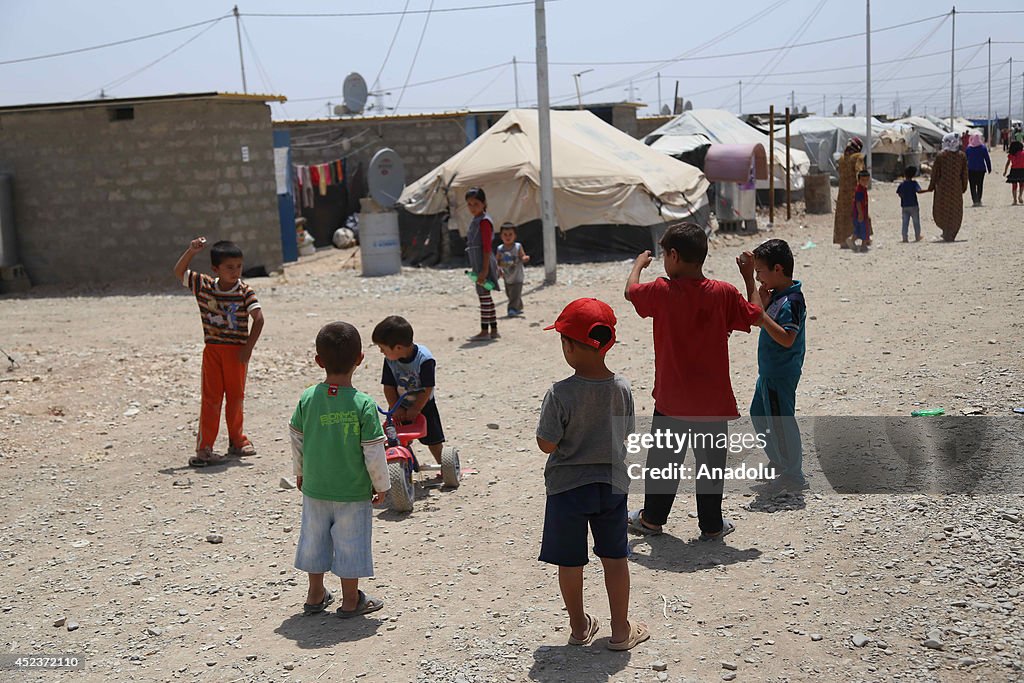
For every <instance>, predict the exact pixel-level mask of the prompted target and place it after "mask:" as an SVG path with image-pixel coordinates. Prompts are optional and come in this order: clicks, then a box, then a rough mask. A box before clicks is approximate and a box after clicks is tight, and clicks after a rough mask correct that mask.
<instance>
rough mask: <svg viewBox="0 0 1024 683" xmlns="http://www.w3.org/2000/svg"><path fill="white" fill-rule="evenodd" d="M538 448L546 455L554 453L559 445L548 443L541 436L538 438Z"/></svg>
mask: <svg viewBox="0 0 1024 683" xmlns="http://www.w3.org/2000/svg"><path fill="white" fill-rule="evenodd" d="M537 446H538V447H539V448H540V449H541V450H542V451H543V452H545V453H548V454H550V453H554V452H555V449H556V448H558V444H557V443H555V442H553V441H547V440H546V439H542V438H540V437H539V436H538V437H537Z"/></svg>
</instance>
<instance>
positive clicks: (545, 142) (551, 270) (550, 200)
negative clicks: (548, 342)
mask: <svg viewBox="0 0 1024 683" xmlns="http://www.w3.org/2000/svg"><path fill="white" fill-rule="evenodd" d="M534 24H535V27H536V33H537V123H538V127H539V129H540V219H541V225H542V226H543V235H544V281H545V282H546V283H548V284H549V285H553V284H555V279H556V277H557V270H558V268H557V264H558V261H557V255H556V254H555V250H556V249H557V244H556V240H555V187H554V176H553V174H552V168H551V102H550V93H549V92H548V38H547V20H546V19H545V15H544V0H534Z"/></svg>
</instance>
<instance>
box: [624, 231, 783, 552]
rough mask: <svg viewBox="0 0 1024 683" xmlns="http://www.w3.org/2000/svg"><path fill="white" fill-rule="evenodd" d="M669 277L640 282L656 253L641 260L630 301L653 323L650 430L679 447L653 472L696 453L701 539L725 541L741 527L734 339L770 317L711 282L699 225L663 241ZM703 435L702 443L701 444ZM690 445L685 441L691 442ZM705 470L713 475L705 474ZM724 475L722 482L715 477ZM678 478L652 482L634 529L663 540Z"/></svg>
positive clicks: (660, 454) (658, 453)
mask: <svg viewBox="0 0 1024 683" xmlns="http://www.w3.org/2000/svg"><path fill="white" fill-rule="evenodd" d="M661 248H662V251H663V252H664V253H663V258H664V263H665V273H666V274H667V275H668V277H667V278H658V279H657V280H654V281H652V282H647V283H644V284H640V273H641V272H642V271H643V269H644V268H646V267H647V266H649V265H651V261H652V260H653V259H652V258H651V252H649V251H645V252H644V253H642V254H640V255H639V256H637V257H636V261H635V262H634V263H633V271H632V272H631V273H630V274H629V279H628V280H627V281H626V292H625V296H626V299H627V300H628V301H630V302H631V303H632V304H633V308H635V309H636V312H637V313H638V314H640V317H641V318H654V392H653V394H654V420H653V421H652V426H651V430H652V432H654V433H657V432H658V431H659V430H662V431H668V432H671V433H672V434H673V435H674V438H673V442H674V443H677V444H678V443H683V444H684V447H683V448H682V450H681V452H677V449H676V448H651V449H649V450H648V451H647V467H648V468H651V469H654V468H658V469H662V468H666V467H669V466H671V465H673V464H679V465H682V463H683V459H684V458H685V456H686V447H685V444H689V445H690V446H691V447H692V448H693V451H694V458H695V460H696V467H694V468H693V470H692V471H693V473H694V474H695V475H696V476H695V477H694V478H695V480H696V498H697V519H698V523H699V526H700V530H701V536H700V538H701V540H703V541H710V540H715V539H720V538H722V537H723V536H725V535H727V534H729V533H732V532H733V531H734V530H735V529H736V527H735V525H734V524H733V523H732V521H730V520H728V519H725V518H723V517H722V489H723V484H724V482H723V480H722V478H721V476H720V474H719V473H721V472H722V470H723V469H724V467H725V463H726V455H727V453H728V449H727V447H726V446H725V444H727V443H728V431H729V423H728V420H734V419H736V418H738V417H739V411H738V410H737V409H736V397H735V396H734V395H733V393H732V383H731V382H730V379H729V333H730V332H731V331H733V330H738V331H743V332H750V327H751V325H757V324H758V323H759V321H760V320H761V316H762V314H763V311H762V310H761V308H760V307H758V306H756V305H754V304H751V303H749V302H748V301H747V300H746V299H745V298H744V297H743V295H742V294H740V292H739V290H738V289H736V288H735V287H733V286H732V285H731V284H729V283H728V282H720V281H718V280H710V279H708V278H706V277H704V270H703V268H704V259H705V258H706V257H707V255H708V238H707V235H706V234H705V232H704V228H702V227H700V226H698V225H694V224H692V223H677V224H675V225H671V226H669V228H668V230H666V231H665V234H664V236H663V237H662V238H661ZM698 437H699V438H698ZM683 439H686V440H685V441H684V440H683ZM702 466H705V467H704V468H703V469H704V470H706V472H707V473H709V474H710V476H701V472H702ZM716 474H719V476H715V475H716ZM678 487H679V480H678V479H674V480H673V479H669V480H650V479H648V480H647V482H646V495H645V496H644V506H643V508H641V509H640V510H637V511H635V512H631V513H629V527H630V529H632V530H633V531H635V532H637V533H641V534H647V535H654V534H660V533H661V528H662V525H664V524H665V522H666V521H667V520H668V514H669V512H670V511H671V509H672V503H673V502H674V501H675V494H676V490H677V489H678Z"/></svg>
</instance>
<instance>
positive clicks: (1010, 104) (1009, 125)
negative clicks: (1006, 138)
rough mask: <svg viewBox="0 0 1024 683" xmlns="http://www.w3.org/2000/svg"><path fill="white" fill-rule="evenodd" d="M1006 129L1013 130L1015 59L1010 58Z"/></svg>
mask: <svg viewBox="0 0 1024 683" xmlns="http://www.w3.org/2000/svg"><path fill="white" fill-rule="evenodd" d="M1006 99H1007V101H1006V129H1007V130H1011V129H1012V128H1013V57H1010V92H1009V94H1008V95H1007V96H1006Z"/></svg>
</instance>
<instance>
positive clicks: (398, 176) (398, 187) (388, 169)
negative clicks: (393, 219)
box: [366, 147, 405, 208]
mask: <svg viewBox="0 0 1024 683" xmlns="http://www.w3.org/2000/svg"><path fill="white" fill-rule="evenodd" d="M366 182H367V184H368V185H369V186H370V196H371V197H373V200H374V201H375V202H377V203H378V204H380V205H381V206H383V207H387V208H390V207H392V206H394V205H395V204H397V203H398V199H399V197H401V196H402V190H404V189H405V164H404V163H402V157H400V156H398V153H397V152H395V150H393V149H388V148H386V147H385V148H384V149H382V150H380V151H379V152H377V153H376V154H374V155H373V158H372V159H370V168H369V170H368V171H367V178H366Z"/></svg>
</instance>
